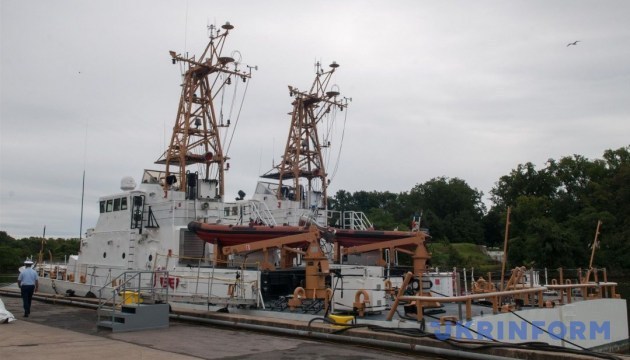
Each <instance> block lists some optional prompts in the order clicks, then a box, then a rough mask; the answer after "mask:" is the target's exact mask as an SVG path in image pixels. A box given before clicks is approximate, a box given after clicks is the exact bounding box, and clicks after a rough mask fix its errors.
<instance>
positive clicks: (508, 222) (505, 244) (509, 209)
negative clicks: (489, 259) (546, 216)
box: [501, 206, 512, 291]
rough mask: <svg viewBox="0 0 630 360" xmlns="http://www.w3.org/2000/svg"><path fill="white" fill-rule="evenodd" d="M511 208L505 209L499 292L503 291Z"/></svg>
mask: <svg viewBox="0 0 630 360" xmlns="http://www.w3.org/2000/svg"><path fill="white" fill-rule="evenodd" d="M511 211H512V210H511V208H510V207H509V206H508V208H507V217H506V219H505V238H504V239H503V259H502V261H501V291H503V281H504V280H505V263H506V262H507V244H508V232H509V230H510V212H511Z"/></svg>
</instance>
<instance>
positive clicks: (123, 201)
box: [120, 197, 127, 210]
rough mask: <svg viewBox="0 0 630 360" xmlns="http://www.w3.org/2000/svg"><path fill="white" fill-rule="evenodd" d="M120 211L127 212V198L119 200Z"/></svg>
mask: <svg viewBox="0 0 630 360" xmlns="http://www.w3.org/2000/svg"><path fill="white" fill-rule="evenodd" d="M120 210H127V198H126V197H124V198H121V199H120Z"/></svg>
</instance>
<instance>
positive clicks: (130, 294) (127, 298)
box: [120, 291, 142, 305]
mask: <svg viewBox="0 0 630 360" xmlns="http://www.w3.org/2000/svg"><path fill="white" fill-rule="evenodd" d="M120 296H122V303H123V304H124V305H133V304H140V303H141V302H142V299H140V293H138V292H137V291H123V292H121V293H120Z"/></svg>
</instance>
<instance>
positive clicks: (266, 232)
mask: <svg viewBox="0 0 630 360" xmlns="http://www.w3.org/2000/svg"><path fill="white" fill-rule="evenodd" d="M188 230H190V231H192V232H194V233H196V234H197V236H199V237H200V238H201V239H202V240H204V241H205V242H208V243H211V244H219V245H221V246H235V245H241V244H248V243H253V242H256V241H262V240H269V239H275V238H280V237H284V236H291V235H298V234H305V233H307V232H308V229H306V228H304V227H300V226H264V225H253V226H238V225H217V224H206V223H200V222H197V221H193V222H191V223H189V224H188Z"/></svg>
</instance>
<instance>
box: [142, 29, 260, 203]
mask: <svg viewBox="0 0 630 360" xmlns="http://www.w3.org/2000/svg"><path fill="white" fill-rule="evenodd" d="M233 28H234V26H232V25H231V24H230V23H229V22H226V23H225V25H223V26H221V29H223V31H222V30H221V29H216V28H215V27H214V26H213V25H211V26H210V27H209V30H210V42H209V43H208V45H207V46H206V48H205V50H204V52H203V53H202V54H201V56H200V57H199V59H195V56H194V55H193V56H191V57H188V56H183V55H181V54H177V53H175V52H174V51H170V54H171V57H172V62H173V64H176V63H177V62H180V63H182V64H183V65H184V69H185V72H184V74H183V83H182V93H181V97H180V100H179V106H178V109H177V118H176V120H175V126H174V127H173V134H172V137H171V142H170V145H169V147H168V149H167V150H166V151H165V152H164V154H163V155H162V156H161V157H160V158H159V159H158V160H157V161H156V162H155V163H156V164H165V165H166V174H165V178H164V184H163V186H164V193H165V197H166V194H167V191H168V190H169V189H171V188H172V187H173V186H176V185H175V184H176V183H177V182H179V188H180V189H186V183H187V181H188V179H187V178H186V174H187V173H188V172H194V171H190V170H189V168H190V166H191V165H197V168H198V170H197V171H198V172H199V178H200V179H204V180H206V181H211V180H214V181H216V182H217V197H220V198H223V195H224V191H225V185H224V172H225V170H226V169H225V164H226V160H228V157H227V156H226V155H225V154H224V151H223V147H222V145H221V138H220V133H219V129H220V128H221V127H228V126H229V125H230V120H229V119H228V120H227V123H226V124H224V123H223V119H222V117H221V118H219V119H218V118H217V108H216V107H215V104H214V101H213V100H214V98H215V97H216V96H217V94H220V92H221V91H222V90H224V88H225V87H226V86H228V85H230V84H231V83H232V80H235V81H238V80H242V81H243V82H246V81H247V79H248V78H250V77H251V68H250V71H249V72H244V71H239V69H238V65H239V64H238V62H235V60H234V58H232V57H230V56H223V55H222V52H223V47H224V45H225V41H226V38H227V36H228V35H229V33H230V30H232V29H233Z"/></svg>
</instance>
